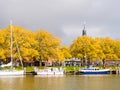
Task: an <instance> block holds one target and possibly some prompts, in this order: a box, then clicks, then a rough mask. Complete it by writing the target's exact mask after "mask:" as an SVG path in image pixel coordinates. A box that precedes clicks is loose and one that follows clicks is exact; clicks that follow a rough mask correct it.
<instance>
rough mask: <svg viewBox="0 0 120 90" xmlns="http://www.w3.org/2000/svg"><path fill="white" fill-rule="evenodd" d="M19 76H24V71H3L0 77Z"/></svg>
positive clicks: (0, 72)
mask: <svg viewBox="0 0 120 90" xmlns="http://www.w3.org/2000/svg"><path fill="white" fill-rule="evenodd" d="M17 75H24V70H20V71H17V70H11V71H10V70H1V71H0V76H17Z"/></svg>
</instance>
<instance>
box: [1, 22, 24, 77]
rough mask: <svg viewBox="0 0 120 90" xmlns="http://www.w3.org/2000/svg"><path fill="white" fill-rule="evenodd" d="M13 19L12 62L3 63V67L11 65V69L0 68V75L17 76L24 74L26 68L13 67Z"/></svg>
mask: <svg viewBox="0 0 120 90" xmlns="http://www.w3.org/2000/svg"><path fill="white" fill-rule="evenodd" d="M12 47H13V46H12V21H11V22H10V56H11V62H10V63H8V64H3V65H1V67H2V68H3V67H5V66H11V69H10V70H4V69H2V70H0V76H16V75H24V70H15V69H13V58H12V57H13V56H12Z"/></svg>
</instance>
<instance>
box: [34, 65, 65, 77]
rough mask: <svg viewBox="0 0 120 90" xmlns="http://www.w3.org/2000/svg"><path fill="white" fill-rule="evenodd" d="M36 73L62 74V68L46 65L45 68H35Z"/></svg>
mask: <svg viewBox="0 0 120 90" xmlns="http://www.w3.org/2000/svg"><path fill="white" fill-rule="evenodd" d="M35 72H36V73H37V75H63V74H64V70H63V69H62V68H55V67H48V68H45V69H35Z"/></svg>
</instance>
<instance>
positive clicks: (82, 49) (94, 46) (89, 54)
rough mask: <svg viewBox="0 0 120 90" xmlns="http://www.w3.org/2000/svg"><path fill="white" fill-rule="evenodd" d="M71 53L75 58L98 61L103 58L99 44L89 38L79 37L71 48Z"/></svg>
mask: <svg viewBox="0 0 120 90" xmlns="http://www.w3.org/2000/svg"><path fill="white" fill-rule="evenodd" d="M70 51H71V54H72V56H73V57H75V58H81V59H83V58H86V59H88V60H96V59H101V58H103V52H102V50H101V47H100V45H99V42H98V41H97V40H96V39H94V38H92V37H89V36H79V37H78V38H77V39H76V40H74V41H73V43H72V44H71V46H70Z"/></svg>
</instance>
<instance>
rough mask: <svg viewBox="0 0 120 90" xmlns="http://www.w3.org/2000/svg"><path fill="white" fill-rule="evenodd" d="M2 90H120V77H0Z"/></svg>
mask: <svg viewBox="0 0 120 90" xmlns="http://www.w3.org/2000/svg"><path fill="white" fill-rule="evenodd" d="M0 90H120V75H89V76H84V75H64V76H23V77H15V76H14V77H13V76H9V77H6V76H5V77H1V76H0Z"/></svg>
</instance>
